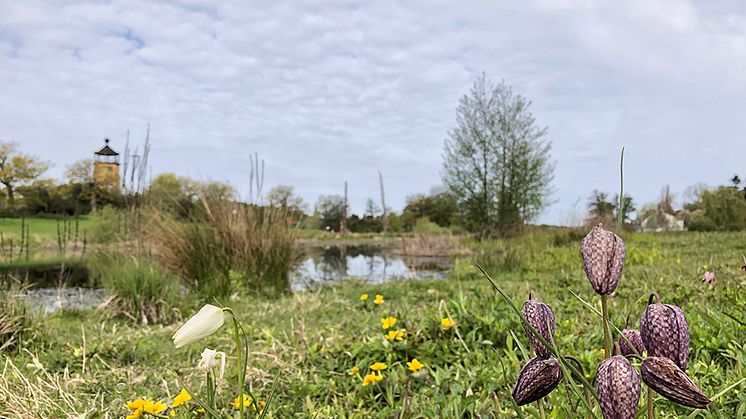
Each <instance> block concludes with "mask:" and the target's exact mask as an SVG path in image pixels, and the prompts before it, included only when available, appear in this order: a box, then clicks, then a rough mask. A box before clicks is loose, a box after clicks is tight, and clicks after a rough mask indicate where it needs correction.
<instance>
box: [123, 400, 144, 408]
mask: <svg viewBox="0 0 746 419" xmlns="http://www.w3.org/2000/svg"><path fill="white" fill-rule="evenodd" d="M144 404H145V400H144V399H136V400H133V401H131V402H127V404H126V405H125V406H127V409H129V410H138V409H142V406H143V405H144Z"/></svg>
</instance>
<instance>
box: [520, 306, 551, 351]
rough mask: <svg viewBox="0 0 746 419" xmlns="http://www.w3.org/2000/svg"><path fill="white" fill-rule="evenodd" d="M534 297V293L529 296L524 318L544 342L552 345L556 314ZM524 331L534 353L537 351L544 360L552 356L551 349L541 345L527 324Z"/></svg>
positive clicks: (524, 309) (523, 310) (524, 308)
mask: <svg viewBox="0 0 746 419" xmlns="http://www.w3.org/2000/svg"><path fill="white" fill-rule="evenodd" d="M533 297H534V295H533V293H531V294H529V296H528V301H526V304H524V305H523V309H522V310H521V312H522V313H523V317H525V318H526V321H527V322H528V324H530V325H531V327H533V328H534V330H536V331H537V332H539V334H540V335H541V337H543V338H544V340H546V341H547V342H550V343H551V342H552V339H554V331H555V327H556V326H555V322H554V313H553V312H552V309H551V307H549V305H548V304H545V303H542V302H541V301H539V300H534V298H533ZM523 330H524V331H525V332H526V335H528V341H529V343H530V344H531V347H532V348H534V351H536V355H538V356H539V357H541V358H544V359H546V358H549V357H550V356H552V353H551V352H550V351H549V348H547V347H546V346H544V344H543V343H541V341H540V340H539V339H538V338H537V337H536V336H534V334H533V333H531V330H530V329H529V328H528V327H527V326H526V325H525V324H524V325H523Z"/></svg>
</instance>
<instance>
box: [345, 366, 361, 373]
mask: <svg viewBox="0 0 746 419" xmlns="http://www.w3.org/2000/svg"><path fill="white" fill-rule="evenodd" d="M359 372H360V369H359V368H358V367H352V368H350V369H349V370H347V374H350V375H356V374H357V373H359Z"/></svg>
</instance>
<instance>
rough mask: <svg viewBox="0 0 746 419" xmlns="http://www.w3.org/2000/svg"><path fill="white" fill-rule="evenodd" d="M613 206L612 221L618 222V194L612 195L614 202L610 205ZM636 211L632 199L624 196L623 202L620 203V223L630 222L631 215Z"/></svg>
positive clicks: (626, 195)
mask: <svg viewBox="0 0 746 419" xmlns="http://www.w3.org/2000/svg"><path fill="white" fill-rule="evenodd" d="M612 206H613V214H614V221H616V220H618V219H619V218H618V217H619V194H616V195H614V200H613V203H612ZM635 211H637V208H635V201H634V199H632V196H630V195H628V194H624V202H623V203H622V223H628V222H630V221H632V220H631V215H632V214H633V213H634V212H635Z"/></svg>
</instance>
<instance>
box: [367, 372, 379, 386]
mask: <svg viewBox="0 0 746 419" xmlns="http://www.w3.org/2000/svg"><path fill="white" fill-rule="evenodd" d="M381 380H383V376H382V375H381V374H376V373H370V374H368V375H366V376H365V378H363V387H365V386H367V385H368V384H373V383H377V382H379V381H381Z"/></svg>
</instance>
